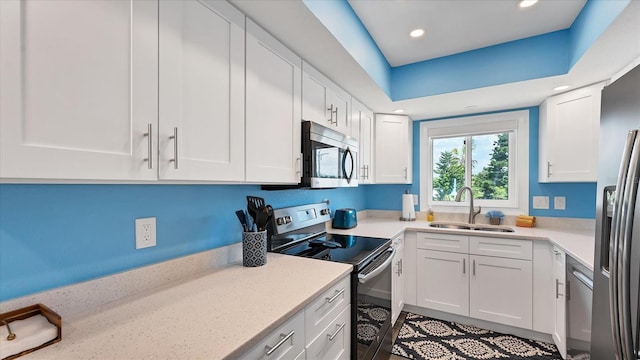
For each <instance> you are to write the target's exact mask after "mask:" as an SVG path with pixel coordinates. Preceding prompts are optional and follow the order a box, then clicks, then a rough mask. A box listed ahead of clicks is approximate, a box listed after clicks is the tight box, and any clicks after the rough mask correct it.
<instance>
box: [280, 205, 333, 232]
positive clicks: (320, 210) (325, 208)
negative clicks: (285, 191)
mask: <svg viewBox="0 0 640 360" xmlns="http://www.w3.org/2000/svg"><path fill="white" fill-rule="evenodd" d="M273 219H274V220H273V222H274V223H275V224H274V225H275V226H274V230H275V233H276V234H284V233H288V232H291V231H295V230H298V229H302V228H306V227H309V226H312V225H317V224H322V223H325V222H327V221H329V220H331V209H329V205H328V204H327V203H324V202H322V203H317V204H308V205H300V206H292V207H288V208H281V209H275V210H273Z"/></svg>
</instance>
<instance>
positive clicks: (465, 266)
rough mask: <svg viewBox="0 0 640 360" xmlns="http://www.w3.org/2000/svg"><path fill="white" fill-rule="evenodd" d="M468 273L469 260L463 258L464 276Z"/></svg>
mask: <svg viewBox="0 0 640 360" xmlns="http://www.w3.org/2000/svg"><path fill="white" fill-rule="evenodd" d="M466 273H467V259H466V258H463V259H462V274H466Z"/></svg>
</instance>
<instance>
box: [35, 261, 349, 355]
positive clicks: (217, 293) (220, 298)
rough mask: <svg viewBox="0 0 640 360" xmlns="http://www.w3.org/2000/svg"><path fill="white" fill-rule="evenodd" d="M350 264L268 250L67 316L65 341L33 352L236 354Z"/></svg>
mask: <svg viewBox="0 0 640 360" xmlns="http://www.w3.org/2000/svg"><path fill="white" fill-rule="evenodd" d="M351 271H352V266H351V265H347V264H340V263H335V262H331V261H322V260H313V259H306V258H301V257H295V256H287V255H281V254H274V253H269V254H268V258H267V264H266V265H264V266H261V267H255V268H248V267H243V266H242V265H241V264H237V263H236V264H231V265H229V266H228V267H225V268H222V269H218V270H215V271H211V272H207V273H204V274H201V275H199V276H194V277H191V278H188V279H186V280H185V281H181V282H179V283H173V284H167V285H165V286H161V287H158V288H155V289H151V290H148V291H144V292H140V293H138V294H135V295H132V296H129V297H126V298H123V299H121V300H117V301H114V302H111V303H108V304H106V305H103V306H100V307H99V308H97V309H95V311H92V312H87V313H84V314H78V315H75V316H70V317H68V318H65V319H64V322H63V326H62V330H63V334H62V341H61V342H59V343H57V344H53V345H51V346H48V347H45V348H42V349H40V350H38V351H35V352H33V353H30V354H28V355H27V356H26V358H30V359H143V358H144V359H151V358H153V359H223V358H227V359H234V358H237V357H238V356H239V355H240V354H242V353H243V352H245V351H247V350H249V349H250V348H251V347H252V346H253V345H255V344H256V343H257V342H258V341H259V340H260V339H261V338H263V337H264V336H266V335H268V334H269V333H270V332H271V331H273V330H274V329H275V328H276V327H278V326H279V325H281V324H282V323H284V322H285V321H286V320H287V319H288V318H289V317H291V316H292V315H294V314H295V313H297V312H298V311H300V310H302V309H303V308H304V307H305V306H306V305H307V304H309V303H310V302H311V301H312V300H313V299H314V298H316V297H317V296H318V295H320V294H321V293H322V292H323V291H325V290H326V289H328V288H329V287H331V286H332V285H333V284H335V283H336V282H337V281H338V280H340V279H342V278H343V277H344V276H346V275H347V274H349V273H350V272H351Z"/></svg>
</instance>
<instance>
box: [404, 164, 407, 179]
mask: <svg viewBox="0 0 640 360" xmlns="http://www.w3.org/2000/svg"><path fill="white" fill-rule="evenodd" d="M404 179H405V180H407V167H406V166H405V167H404Z"/></svg>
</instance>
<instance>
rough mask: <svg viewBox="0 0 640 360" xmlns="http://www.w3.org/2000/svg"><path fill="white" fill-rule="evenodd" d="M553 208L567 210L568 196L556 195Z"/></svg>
mask: <svg viewBox="0 0 640 360" xmlns="http://www.w3.org/2000/svg"><path fill="white" fill-rule="evenodd" d="M553 208H554V209H556V210H565V209H566V208H567V203H566V198H565V197H564V196H554V197H553Z"/></svg>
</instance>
